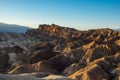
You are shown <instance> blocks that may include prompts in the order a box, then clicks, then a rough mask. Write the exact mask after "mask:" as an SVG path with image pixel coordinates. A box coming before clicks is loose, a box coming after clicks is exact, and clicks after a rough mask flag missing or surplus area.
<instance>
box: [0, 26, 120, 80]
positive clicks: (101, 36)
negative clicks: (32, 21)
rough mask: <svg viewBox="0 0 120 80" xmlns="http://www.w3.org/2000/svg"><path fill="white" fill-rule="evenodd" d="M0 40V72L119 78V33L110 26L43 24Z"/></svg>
mask: <svg viewBox="0 0 120 80" xmlns="http://www.w3.org/2000/svg"><path fill="white" fill-rule="evenodd" d="M2 34H4V33H2ZM6 35H7V36H9V37H7V38H6ZM13 36H14V37H13ZM20 36H21V37H20ZM11 39H12V40H13V41H12V42H10V41H11ZM0 42H1V43H0V46H1V48H0V66H2V67H0V72H1V73H6V74H12V75H14V74H18V75H19V74H23V73H24V74H25V73H27V74H31V73H34V72H35V73H40V75H39V76H41V77H47V76H48V75H50V74H54V75H62V76H66V77H69V78H71V79H75V80H104V79H105V80H119V78H120V32H118V31H115V30H112V29H108V28H101V29H94V30H87V31H79V30H76V29H73V28H67V27H61V26H58V25H55V24H52V25H46V24H45V25H40V26H39V27H38V29H31V30H28V31H27V32H26V33H25V34H18V36H17V34H13V33H12V35H11V34H9V33H7V34H6V33H5V34H4V35H1V36H0ZM7 43H8V44H9V45H8V44H7ZM41 73H43V74H41ZM38 80H39V79H38Z"/></svg>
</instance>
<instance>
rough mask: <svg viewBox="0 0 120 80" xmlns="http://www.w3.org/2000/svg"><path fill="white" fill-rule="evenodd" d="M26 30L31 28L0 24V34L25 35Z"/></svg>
mask: <svg viewBox="0 0 120 80" xmlns="http://www.w3.org/2000/svg"><path fill="white" fill-rule="evenodd" d="M28 29H31V28H30V27H27V26H21V25H14V24H6V23H0V32H16V33H25V32H26V30H28Z"/></svg>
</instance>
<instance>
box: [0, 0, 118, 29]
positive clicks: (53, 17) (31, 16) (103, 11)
mask: <svg viewBox="0 0 120 80" xmlns="http://www.w3.org/2000/svg"><path fill="white" fill-rule="evenodd" d="M0 22H5V23H10V24H20V25H26V26H31V27H38V25H39V24H52V23H55V24H58V25H62V26H66V27H72V28H76V29H89V28H100V27H108V28H120V0H0Z"/></svg>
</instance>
